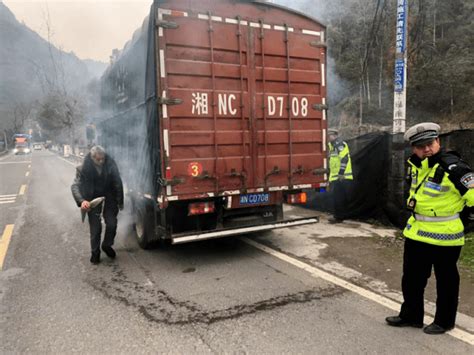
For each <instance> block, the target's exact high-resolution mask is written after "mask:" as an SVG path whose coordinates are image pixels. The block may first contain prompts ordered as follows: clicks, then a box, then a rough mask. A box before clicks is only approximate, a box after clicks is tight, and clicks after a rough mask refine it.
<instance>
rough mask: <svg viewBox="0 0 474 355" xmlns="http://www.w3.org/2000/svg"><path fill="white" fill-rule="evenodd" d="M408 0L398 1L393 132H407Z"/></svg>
mask: <svg viewBox="0 0 474 355" xmlns="http://www.w3.org/2000/svg"><path fill="white" fill-rule="evenodd" d="M407 2H408V0H398V3H397V32H396V33H397V37H396V42H395V49H396V50H395V73H394V82H393V91H394V97H393V133H394V134H397V133H404V132H405V121H406V101H407V95H406V93H407V17H408V6H407Z"/></svg>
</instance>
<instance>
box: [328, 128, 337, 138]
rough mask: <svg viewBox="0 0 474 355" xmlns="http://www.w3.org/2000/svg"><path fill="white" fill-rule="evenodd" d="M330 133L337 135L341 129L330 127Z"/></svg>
mask: <svg viewBox="0 0 474 355" xmlns="http://www.w3.org/2000/svg"><path fill="white" fill-rule="evenodd" d="M328 134H333V135H335V136H337V135H338V134H339V131H338V130H337V129H334V128H329V129H328Z"/></svg>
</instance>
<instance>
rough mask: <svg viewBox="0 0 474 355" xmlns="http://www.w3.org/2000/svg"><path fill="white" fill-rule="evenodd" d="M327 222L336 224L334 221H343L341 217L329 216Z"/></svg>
mask: <svg viewBox="0 0 474 355" xmlns="http://www.w3.org/2000/svg"><path fill="white" fill-rule="evenodd" d="M328 222H329V223H330V224H336V223H342V222H344V220H343V219H341V218H329V219H328Z"/></svg>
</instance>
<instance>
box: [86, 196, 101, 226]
mask: <svg viewBox="0 0 474 355" xmlns="http://www.w3.org/2000/svg"><path fill="white" fill-rule="evenodd" d="M104 200H105V197H103V196H102V197H97V198H95V199H93V200H92V201H91V202H90V203H89V205H90V209H89V210H91V209H93V208H95V207H97V206H99V205H100V204H101V203H102V202H103V201H104ZM86 213H87V211H84V210H83V209H81V218H82V223H84V220H85V219H86Z"/></svg>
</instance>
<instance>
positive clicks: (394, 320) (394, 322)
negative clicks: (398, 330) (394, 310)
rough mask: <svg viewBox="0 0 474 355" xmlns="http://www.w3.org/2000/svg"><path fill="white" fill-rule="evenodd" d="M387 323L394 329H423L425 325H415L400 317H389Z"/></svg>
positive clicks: (386, 319)
mask: <svg viewBox="0 0 474 355" xmlns="http://www.w3.org/2000/svg"><path fill="white" fill-rule="evenodd" d="M385 321H386V322H387V324H388V325H390V326H392V327H414V328H423V323H414V322H410V321H407V320H404V319H402V318H400V317H399V316H393V317H387V318H385Z"/></svg>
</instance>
